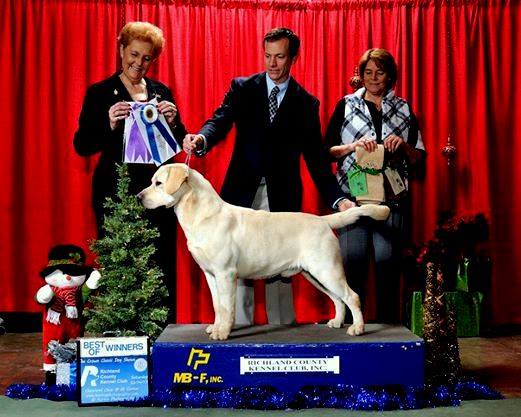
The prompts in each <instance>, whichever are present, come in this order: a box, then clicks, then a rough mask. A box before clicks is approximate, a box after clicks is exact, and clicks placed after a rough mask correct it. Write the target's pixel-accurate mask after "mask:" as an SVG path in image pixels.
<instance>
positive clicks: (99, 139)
mask: <svg viewBox="0 0 521 417" xmlns="http://www.w3.org/2000/svg"><path fill="white" fill-rule="evenodd" d="M145 82H146V85H147V94H148V100H151V99H153V98H154V97H156V98H157V101H158V102H160V101H163V100H168V101H171V102H174V100H173V97H172V92H171V91H170V89H169V88H168V87H167V86H165V85H164V84H162V83H160V82H158V81H154V80H152V79H149V78H145ZM122 100H124V101H134V100H132V98H131V97H130V94H129V92H128V91H127V89H126V88H125V86H124V84H123V82H122V81H121V79H120V78H119V73H116V74H114V75H112V76H111V77H109V78H107V79H105V80H103V81H100V82H98V83H96V84H93V85H91V86H90V87H89V88H88V89H87V93H86V95H85V99H84V101H83V107H82V109H81V114H80V118H79V127H78V130H77V132H76V133H75V135H74V148H75V149H76V152H77V153H78V154H79V155H81V156H90V155H94V154H96V153H101V155H100V158H99V161H98V164H97V166H96V169H95V171H94V175H93V178H92V200H93V205H94V209H95V211H96V217H97V219H98V221H99V220H100V218H99V216H100V215H102V213H103V203H104V201H105V197H107V196H113V195H114V194H115V190H116V185H117V170H116V164H117V163H122V161H123V130H124V123H123V122H120V123H119V124H118V126H117V127H116V129H114V130H111V129H110V121H109V115H108V112H109V108H110V107H111V106H112V105H114V104H115V103H117V102H118V101H122ZM172 133H173V134H174V137H175V138H176V140H177V141H178V142H179V144H180V145H181V144H182V140H183V138H184V136H185V135H186V129H185V127H184V125H183V124H182V123H181V119H180V116H179V112H178V113H177V116H176V118H175V127H174V128H173V129H172ZM169 162H171V161H167V162H165V163H169ZM156 169H157V167H156V166H155V165H154V164H128V171H129V175H130V192H131V193H138V192H139V191H141V190H142V189H143V188H144V187H147V186H148V185H150V180H151V178H152V175H153V174H154V172H155V171H156ZM101 219H102V218H101ZM98 224H99V222H98Z"/></svg>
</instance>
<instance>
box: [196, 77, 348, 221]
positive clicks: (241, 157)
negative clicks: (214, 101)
mask: <svg viewBox="0 0 521 417" xmlns="http://www.w3.org/2000/svg"><path fill="white" fill-rule="evenodd" d="M318 107H319V102H318V100H317V99H316V98H315V97H313V96H312V95H310V94H309V93H308V92H307V91H306V90H304V89H303V88H302V87H301V86H300V85H299V84H298V83H297V82H296V81H295V80H294V79H293V78H291V79H290V81H289V85H288V89H287V90H286V94H285V95H284V99H283V100H282V102H281V104H280V106H279V109H278V111H277V114H276V116H275V118H274V120H273V123H270V121H269V114H268V93H267V85H266V73H265V72H263V73H260V74H255V75H253V76H251V77H248V78H236V79H234V80H232V83H231V87H230V89H229V90H228V92H227V93H226V95H225V97H224V100H223V103H222V104H221V105H220V106H219V108H218V109H217V110H216V111H215V113H214V115H213V117H212V118H211V119H209V120H207V121H206V123H205V124H204V126H203V127H202V128H201V130H200V132H199V133H201V134H203V135H204V136H205V137H206V141H207V149H206V150H207V151H208V150H210V149H211V148H212V147H213V146H214V145H215V144H216V143H217V142H219V141H220V140H223V139H224V138H225V137H226V135H227V134H228V132H229V131H230V130H231V128H232V125H233V124H235V127H236V131H237V135H236V140H235V147H234V150H233V154H232V158H231V162H230V166H229V167H228V171H227V173H226V178H225V180H224V184H223V187H222V190H221V196H222V198H223V199H224V200H225V201H227V202H229V203H231V204H235V205H238V206H243V207H251V204H252V202H253V199H254V197H255V193H256V191H257V188H258V186H259V182H260V179H261V178H262V177H265V178H266V184H267V191H268V200H269V204H270V210H271V211H300V209H301V204H302V181H301V177H300V156H301V155H304V159H305V161H306V164H307V166H308V169H309V171H310V174H311V176H312V178H313V180H314V181H315V184H316V185H317V188H318V190H319V191H320V193H321V195H322V197H323V198H324V200H325V201H326V202H327V203H328V204H329V205H330V206H332V205H333V203H334V202H335V201H336V200H338V199H339V198H341V197H343V194H342V192H341V190H340V188H339V186H338V183H337V181H336V178H335V177H334V176H333V174H332V172H331V166H330V164H329V159H328V157H327V154H326V151H325V149H324V147H323V144H322V137H321V132H320V120H319V117H318Z"/></svg>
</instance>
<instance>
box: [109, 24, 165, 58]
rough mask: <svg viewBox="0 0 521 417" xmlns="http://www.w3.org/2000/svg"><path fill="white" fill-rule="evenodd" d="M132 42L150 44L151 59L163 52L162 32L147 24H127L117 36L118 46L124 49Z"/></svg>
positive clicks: (163, 40) (163, 39)
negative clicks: (138, 41)
mask: <svg viewBox="0 0 521 417" xmlns="http://www.w3.org/2000/svg"><path fill="white" fill-rule="evenodd" d="M133 40H140V41H143V42H149V43H150V44H152V57H153V58H154V59H155V58H157V57H158V56H159V55H160V54H161V51H162V50H163V47H164V45H165V38H164V37H163V31H162V30H161V29H159V28H158V27H157V26H155V25H153V24H152V23H148V22H129V23H127V24H126V25H125V26H123V29H121V32H119V36H118V44H119V45H121V46H123V48H126V47H127V46H128V45H129V44H130V43H131V42H132V41H133Z"/></svg>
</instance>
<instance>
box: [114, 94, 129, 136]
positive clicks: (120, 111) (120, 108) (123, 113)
mask: <svg viewBox="0 0 521 417" xmlns="http://www.w3.org/2000/svg"><path fill="white" fill-rule="evenodd" d="M128 116H130V104H128V103H127V102H126V101H119V102H117V103H116V104H114V105H113V106H112V107H111V108H110V109H109V121H110V128H111V129H112V130H114V129H116V127H117V126H118V123H119V121H120V120H123V119H126V118H127V117H128Z"/></svg>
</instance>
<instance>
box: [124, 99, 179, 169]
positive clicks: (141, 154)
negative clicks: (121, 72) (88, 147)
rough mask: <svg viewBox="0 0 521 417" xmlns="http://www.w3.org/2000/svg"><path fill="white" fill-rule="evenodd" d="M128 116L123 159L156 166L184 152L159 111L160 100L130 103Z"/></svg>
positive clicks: (128, 161)
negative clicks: (158, 103)
mask: <svg viewBox="0 0 521 417" xmlns="http://www.w3.org/2000/svg"><path fill="white" fill-rule="evenodd" d="M129 104H130V106H131V112H130V116H129V117H127V118H126V119H125V130H124V133H123V144H124V146H123V162H127V163H135V164H151V163H154V164H156V165H157V166H159V165H161V164H162V163H163V162H165V161H167V160H168V159H170V158H172V157H173V156H174V155H176V154H177V153H179V152H180V151H181V147H180V146H179V143H178V142H177V141H176V139H175V138H174V135H173V133H172V130H171V129H170V126H168V123H167V121H166V119H165V116H163V115H162V114H160V113H159V111H158V110H157V100H156V99H155V98H154V99H153V100H151V101H149V102H148V103H142V102H130V103H129Z"/></svg>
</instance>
